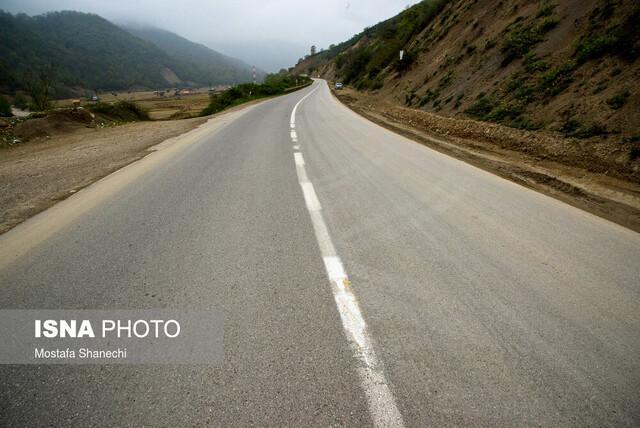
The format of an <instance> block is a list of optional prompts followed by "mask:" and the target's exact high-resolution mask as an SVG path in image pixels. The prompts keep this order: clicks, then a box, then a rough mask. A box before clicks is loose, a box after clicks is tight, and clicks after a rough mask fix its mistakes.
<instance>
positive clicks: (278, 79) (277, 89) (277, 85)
mask: <svg viewBox="0 0 640 428" xmlns="http://www.w3.org/2000/svg"><path fill="white" fill-rule="evenodd" d="M310 82H311V79H309V78H308V77H306V78H305V77H300V76H292V75H290V74H287V73H277V74H270V75H268V76H267V77H266V78H265V82H264V83H263V84H261V85H256V84H253V83H245V84H242V85H237V86H234V87H233V88H231V89H228V90H226V91H224V92H222V93H219V94H215V95H212V96H211V99H210V100H209V105H208V106H207V107H205V108H204V110H202V112H200V115H201V116H207V115H209V114H213V113H218V112H219V111H222V110H224V109H226V108H229V107H233V106H236V105H239V104H242V103H245V102H247V101H251V100H255V99H259V98H264V97H269V96H273V95H279V94H283V93H285V92H287V91H288V90H290V89H291V88H295V87H296V86H297V85H306V84H309V83H310Z"/></svg>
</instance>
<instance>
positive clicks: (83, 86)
mask: <svg viewBox="0 0 640 428" xmlns="http://www.w3.org/2000/svg"><path fill="white" fill-rule="evenodd" d="M131 31H132V32H137V33H139V34H140V36H142V37H140V36H138V35H135V34H132V33H131V32H130V31H128V30H125V29H123V28H121V27H119V26H117V25H115V24H113V23H111V22H110V21H107V20H106V19H104V18H102V17H100V16H98V15H94V14H87V13H81V12H73V11H63V12H49V13H46V14H43V15H37V16H32V17H31V16H27V15H25V14H18V15H12V14H10V13H6V12H4V11H0V37H1V38H2V40H3V43H2V44H0V88H2V89H3V90H4V91H15V90H20V89H25V87H26V86H27V85H28V80H29V79H30V78H32V76H33V75H35V74H37V73H38V72H39V70H42V69H46V68H49V67H51V68H52V70H53V75H54V82H55V87H56V90H57V91H56V95H57V96H66V95H71V94H81V93H84V92H87V90H96V89H99V90H123V89H136V88H139V89H155V88H164V87H167V86H205V85H209V84H213V85H218V84H233V83H241V82H249V81H251V80H252V78H253V76H252V70H251V67H250V66H248V65H247V64H244V63H242V62H241V61H239V60H236V59H233V58H230V57H227V56H225V55H222V54H220V53H218V52H215V51H213V50H211V49H209V48H206V47H205V46H202V45H199V44H196V43H193V42H190V41H189V40H187V39H185V38H182V37H180V36H178V35H176V34H173V33H170V32H168V31H164V30H159V29H149V30H131Z"/></svg>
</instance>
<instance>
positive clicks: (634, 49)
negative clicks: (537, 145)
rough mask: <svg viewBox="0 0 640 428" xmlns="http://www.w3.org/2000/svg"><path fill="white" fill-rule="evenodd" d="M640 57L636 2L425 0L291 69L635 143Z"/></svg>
mask: <svg viewBox="0 0 640 428" xmlns="http://www.w3.org/2000/svg"><path fill="white" fill-rule="evenodd" d="M400 50H404V56H403V58H402V59H400V55H399V53H400ZM639 56H640V3H639V2H637V1H636V0H566V1H557V0H556V1H553V0H551V1H546V0H545V1H539V0H516V1H509V2H506V1H500V0H474V1H471V0H452V1H443V0H427V1H423V2H421V3H419V4H417V5H415V6H413V7H411V8H409V9H407V10H405V11H404V12H402V13H400V14H399V15H397V16H395V17H393V18H391V19H389V20H387V21H384V22H382V23H380V24H378V25H376V26H373V27H371V28H369V29H366V30H365V31H364V32H363V33H361V34H359V35H357V36H355V37H354V38H352V39H351V40H349V41H347V42H345V43H343V44H341V45H338V46H331V47H330V49H328V50H326V51H324V52H321V53H319V54H317V55H315V56H312V57H309V58H308V59H306V60H305V61H303V62H302V63H300V64H298V65H297V68H296V71H297V72H305V71H306V72H313V73H314V74H320V75H323V76H324V77H327V78H329V79H336V80H342V81H344V82H345V83H347V84H350V85H351V86H353V87H354V88H356V89H358V90H360V91H366V92H368V93H369V94H370V95H371V96H372V97H374V99H378V100H380V101H385V102H389V101H390V102H393V103H395V104H398V105H402V106H407V107H412V108H415V109H421V110H426V111H431V112H435V113H438V114H442V115H446V116H455V117H461V118H465V117H466V118H474V119H479V120H484V121H491V122H497V123H501V124H504V125H508V126H511V127H516V128H524V129H549V130H554V131H559V132H562V133H564V134H565V135H567V136H570V137H575V138H590V137H593V136H603V137H606V136H607V135H622V137H621V138H622V140H623V141H627V140H634V141H636V140H638V138H639V137H638V136H639V135H640V117H639V111H640V98H639V96H638V87H640V61H639V60H638V58H639Z"/></svg>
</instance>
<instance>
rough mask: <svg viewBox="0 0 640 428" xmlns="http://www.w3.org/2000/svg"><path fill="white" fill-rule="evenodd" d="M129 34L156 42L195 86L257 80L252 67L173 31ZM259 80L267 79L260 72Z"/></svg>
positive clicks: (141, 30)
mask: <svg viewBox="0 0 640 428" xmlns="http://www.w3.org/2000/svg"><path fill="white" fill-rule="evenodd" d="M123 28H124V29H125V30H126V31H127V32H129V33H131V34H133V35H135V36H136V37H139V38H140V39H142V40H146V41H148V42H150V43H153V44H154V45H155V46H157V47H159V48H160V49H162V51H164V53H165V54H167V55H168V56H169V58H171V62H170V64H169V67H170V68H171V69H172V70H173V71H174V72H175V73H176V74H177V75H178V76H180V77H182V79H183V80H187V81H191V82H193V83H194V84H197V85H202V84H212V85H219V84H234V83H239V82H250V81H251V80H252V79H253V72H252V69H251V66H249V65H248V64H245V63H243V62H242V61H240V60H237V59H235V58H231V57H228V56H226V55H223V54H221V53H220V52H216V51H214V50H213V49H210V48H208V47H206V46H204V45H201V44H198V43H194V42H192V41H190V40H187V39H185V38H184V37H180V36H179V35H177V34H175V33H172V32H170V31H166V30H162V29H159V28H151V27H131V26H128V27H123ZM256 75H257V76H256V77H257V78H258V79H259V80H262V79H263V78H264V75H265V74H264V72H262V71H260V70H258V71H257V73H256Z"/></svg>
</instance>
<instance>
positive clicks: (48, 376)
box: [0, 80, 640, 426]
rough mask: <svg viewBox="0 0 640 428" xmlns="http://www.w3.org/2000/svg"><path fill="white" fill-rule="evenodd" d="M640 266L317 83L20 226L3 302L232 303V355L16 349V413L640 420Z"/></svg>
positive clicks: (565, 212)
mask: <svg viewBox="0 0 640 428" xmlns="http://www.w3.org/2000/svg"><path fill="white" fill-rule="evenodd" d="M303 97H306V98H304V100H302V98H303ZM301 100H302V101H301ZM294 107H295V112H294ZM639 261H640V235H639V234H637V233H635V232H632V231H630V230H627V229H623V228H621V227H619V226H617V225H615V224H612V223H609V222H607V221H604V220H602V219H600V218H597V217H595V216H592V215H590V214H588V213H585V212H582V211H580V210H578V209H575V208H573V207H570V206H568V205H565V204H563V203H560V202H558V201H556V200H554V199H551V198H549V197H546V196H543V195H540V194H538V193H535V192H533V191H531V190H528V189H525V188H523V187H521V186H518V185H516V184H513V183H511V182H508V181H505V180H503V179H501V178H499V177H496V176H494V175H491V174H489V173H486V172H484V171H481V170H479V169H477V168H474V167H472V166H469V165H467V164H465V163H462V162H460V161H457V160H455V159H452V158H449V157H447V156H445V155H442V154H440V153H438V152H435V151H433V150H430V149H428V148H425V147H423V146H421V145H419V144H416V143H414V142H412V141H409V140H407V139H405V138H403V137H400V136H398V135H396V134H393V133H391V132H389V131H387V130H384V129H382V128H380V127H379V126H377V125H375V124H372V123H371V122H368V121H366V120H365V119H363V118H361V117H360V116H358V115H356V114H355V113H353V112H352V111H350V110H348V109H347V108H346V107H344V106H342V105H341V104H340V103H339V102H338V101H336V100H335V99H334V98H333V97H332V95H331V94H330V92H329V89H328V87H327V86H326V83H325V82H323V81H320V80H318V81H316V82H315V83H314V84H313V85H312V87H310V88H307V89H305V90H303V91H299V92H296V93H292V94H289V95H287V96H283V97H279V98H275V99H272V100H269V101H266V102H263V103H261V104H258V105H256V106H252V107H248V108H246V109H244V110H241V111H239V112H233V113H230V114H228V115H225V116H223V117H222V118H219V119H215V120H214V121H212V122H211V124H209V125H207V127H205V128H203V129H202V130H201V131H199V132H198V133H197V134H195V136H193V137H192V138H190V139H189V140H188V141H187V140H185V141H177V142H175V143H173V144H171V145H168V146H167V147H165V148H163V149H162V150H160V151H158V152H156V153H154V154H153V155H151V156H149V157H148V158H145V159H144V160H142V161H140V162H138V163H136V164H133V165H131V166H130V167H128V168H126V169H125V170H123V171H120V172H118V173H117V174H114V175H112V176H110V177H107V178H106V179H105V180H103V181H101V182H99V183H96V184H95V185H93V186H91V187H89V188H87V189H85V190H83V191H81V192H79V193H78V194H76V195H74V196H73V197H72V198H70V199H68V200H66V201H63V202H62V203H60V204H58V205H57V206H56V207H54V209H52V210H49V211H47V212H45V213H43V214H42V215H40V216H37V217H35V218H34V219H32V220H30V221H28V222H26V223H24V224H23V225H21V226H18V227H17V228H15V229H14V230H12V231H10V232H9V233H7V234H5V235H2V236H0V308H2V309H8V308H48V309H51V308H83V309H85V308H86V309H119V308H129V309H135V308H140V309H143V308H185V309H212V310H219V311H221V312H222V313H223V314H224V317H225V325H224V330H225V331H224V333H225V337H224V345H225V346H224V347H225V349H224V352H225V358H224V361H223V362H222V363H221V364H219V365H211V366H202V365H200V366H82V367H80V366H2V367H0V376H1V377H2V379H3V382H2V388H1V393H0V421H1V424H2V425H7V426H25V425H26V426H43V425H55V426H59V425H65V426H67V425H75V426H90V425H93V426H95V425H111V426H114V425H118V426H122V425H127V426H141V425H146V426H198V425H205V424H210V425H213V426H236V425H237V426H247V425H259V426H265V425H268V426H308V425H313V426H328V425H345V426H370V425H373V424H377V425H384V424H394V425H403V424H404V425H405V426H425V425H434V426H440V425H486V426H513V425H545V426H559V425H573V426H582V425H623V426H624V425H628V426H634V425H635V426H637V425H638V424H639V423H640V405H639V404H638V403H639V402H640V263H639Z"/></svg>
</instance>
